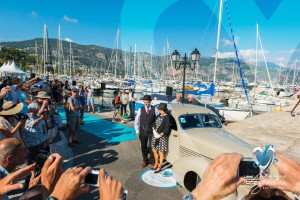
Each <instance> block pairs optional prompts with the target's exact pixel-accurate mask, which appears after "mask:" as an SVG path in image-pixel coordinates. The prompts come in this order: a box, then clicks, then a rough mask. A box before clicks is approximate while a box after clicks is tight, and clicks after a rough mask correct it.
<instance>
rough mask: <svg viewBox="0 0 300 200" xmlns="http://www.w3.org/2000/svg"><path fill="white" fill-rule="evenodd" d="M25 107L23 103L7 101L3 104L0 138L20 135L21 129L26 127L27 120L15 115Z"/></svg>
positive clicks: (0, 118) (0, 115) (0, 117)
mask: <svg viewBox="0 0 300 200" xmlns="http://www.w3.org/2000/svg"><path fill="white" fill-rule="evenodd" d="M22 108H23V104H22V103H19V104H14V103H13V102H12V101H7V102H5V103H4V104H3V106H2V111H1V112H0V140H3V139H5V138H11V137H16V138H19V137H20V133H19V129H20V128H22V127H24V123H25V120H20V121H19V120H17V119H16V118H15V116H14V115H16V114H18V113H19V112H20V111H21V110H22Z"/></svg>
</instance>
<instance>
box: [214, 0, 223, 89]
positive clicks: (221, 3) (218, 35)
mask: <svg viewBox="0 0 300 200" xmlns="http://www.w3.org/2000/svg"><path fill="white" fill-rule="evenodd" d="M222 13H223V0H220V8H219V20H218V34H217V44H216V56H215V69H214V83H216V75H217V64H218V53H219V43H220V32H221V23H222Z"/></svg>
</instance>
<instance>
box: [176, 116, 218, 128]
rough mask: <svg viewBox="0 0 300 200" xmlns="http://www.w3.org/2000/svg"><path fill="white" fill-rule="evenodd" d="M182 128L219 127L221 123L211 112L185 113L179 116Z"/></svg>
mask: <svg viewBox="0 0 300 200" xmlns="http://www.w3.org/2000/svg"><path fill="white" fill-rule="evenodd" d="M179 123H180V125H181V128H182V129H190V128H221V127H222V125H221V123H220V120H219V119H218V117H217V116H216V115H213V114H209V113H208V114H198V113H195V114H185V115H181V116H179Z"/></svg>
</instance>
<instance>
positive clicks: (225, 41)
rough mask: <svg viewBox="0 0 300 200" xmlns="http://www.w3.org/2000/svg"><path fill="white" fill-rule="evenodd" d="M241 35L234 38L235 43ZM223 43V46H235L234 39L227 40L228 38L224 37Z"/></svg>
mask: <svg viewBox="0 0 300 200" xmlns="http://www.w3.org/2000/svg"><path fill="white" fill-rule="evenodd" d="M239 39H240V38H239V37H238V36H235V37H234V40H235V43H236V44H238V42H239ZM222 43H223V46H225V47H233V42H232V40H227V39H222Z"/></svg>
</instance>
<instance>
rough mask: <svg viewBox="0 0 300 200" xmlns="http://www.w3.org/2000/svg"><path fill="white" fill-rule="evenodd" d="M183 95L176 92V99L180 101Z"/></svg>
mask: <svg viewBox="0 0 300 200" xmlns="http://www.w3.org/2000/svg"><path fill="white" fill-rule="evenodd" d="M180 98H181V95H180V94H179V93H177V94H176V100H177V101H180Z"/></svg>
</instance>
